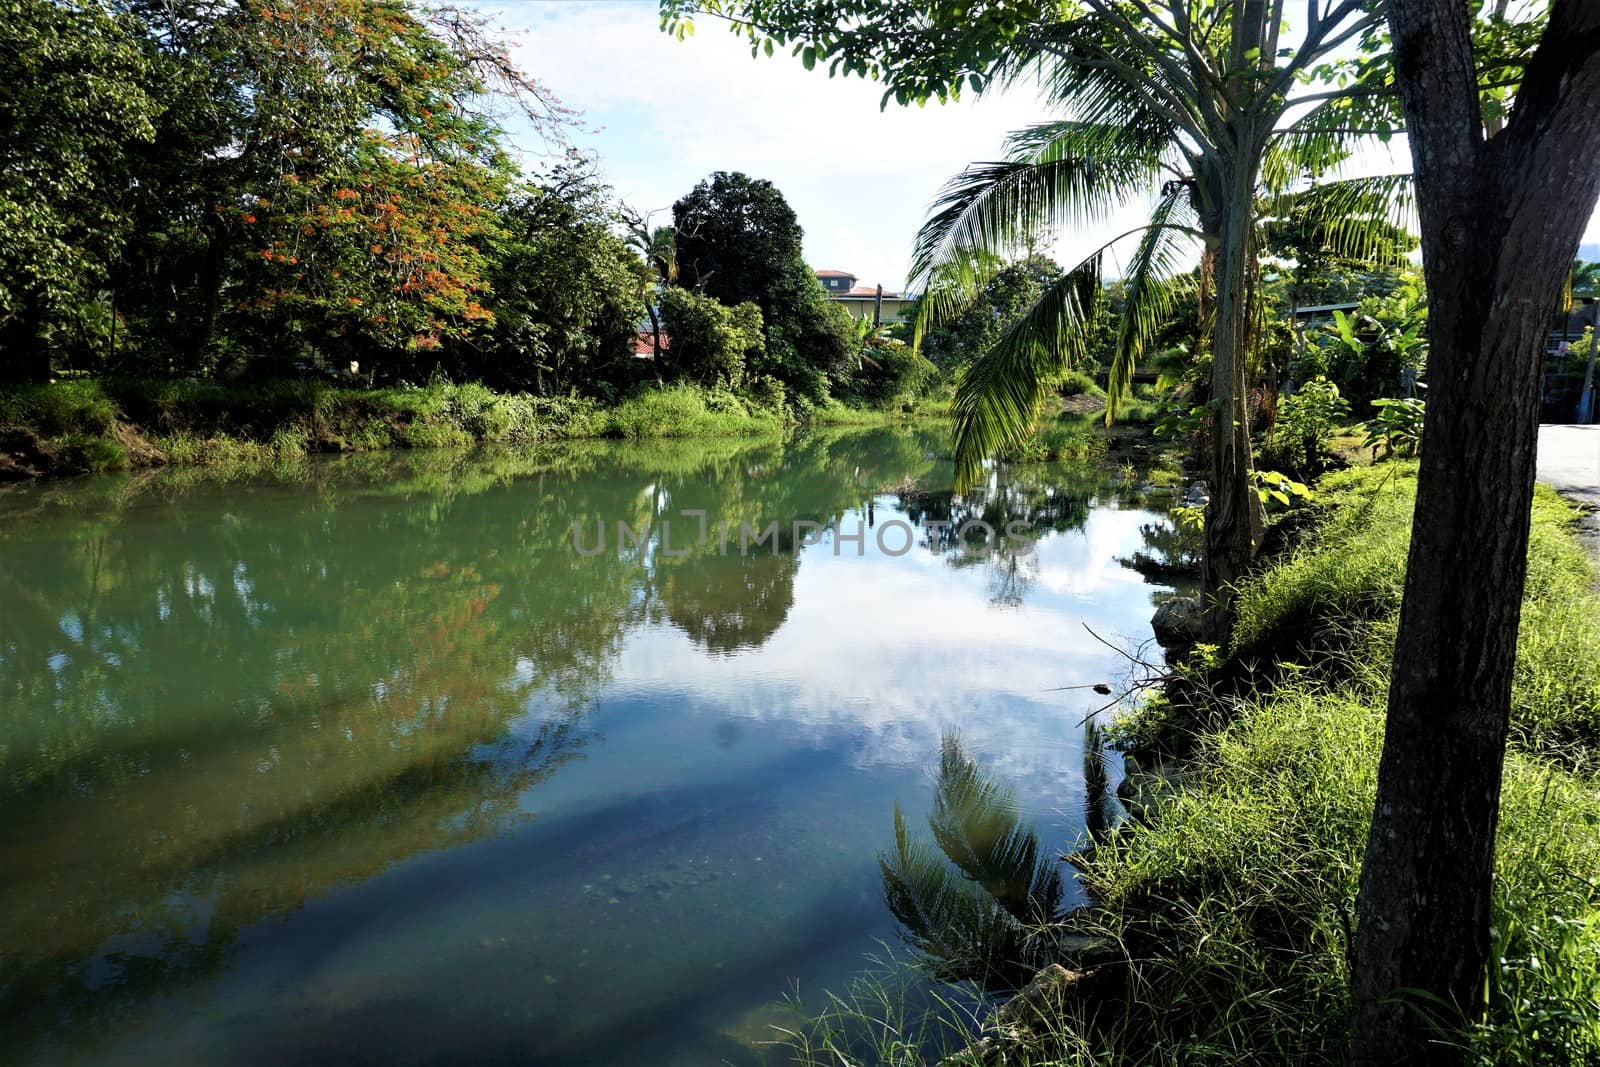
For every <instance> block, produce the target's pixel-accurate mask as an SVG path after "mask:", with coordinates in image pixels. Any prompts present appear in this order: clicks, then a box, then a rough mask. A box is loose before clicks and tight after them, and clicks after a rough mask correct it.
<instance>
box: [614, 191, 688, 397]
mask: <svg viewBox="0 0 1600 1067" xmlns="http://www.w3.org/2000/svg"><path fill="white" fill-rule="evenodd" d="M623 222H624V224H625V225H626V227H627V231H628V247H630V248H632V249H633V250H634V251H635V252H637V253H638V255H639V258H640V259H641V260H642V261H643V262H642V263H641V266H642V268H643V269H642V270H641V271H640V273H639V295H640V296H641V297H642V298H643V299H644V309H645V313H646V314H648V315H649V316H650V333H651V337H652V338H653V340H654V344H653V348H654V350H655V358H656V361H657V362H656V373H657V375H658V376H659V374H660V368H661V363H660V360H661V312H660V311H659V310H658V309H657V307H656V300H655V296H656V291H657V290H658V289H659V288H661V287H663V286H668V285H675V284H677V281H678V243H677V231H676V230H675V229H673V228H672V227H671V226H656V227H653V228H652V227H651V225H650V216H649V215H640V214H639V213H638V212H636V211H631V210H626V209H625V210H624V212H623Z"/></svg>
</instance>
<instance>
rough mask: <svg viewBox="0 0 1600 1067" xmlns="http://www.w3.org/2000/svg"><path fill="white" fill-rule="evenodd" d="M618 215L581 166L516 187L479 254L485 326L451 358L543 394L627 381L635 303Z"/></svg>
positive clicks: (632, 267)
mask: <svg viewBox="0 0 1600 1067" xmlns="http://www.w3.org/2000/svg"><path fill="white" fill-rule="evenodd" d="M620 219H621V216H620V213H619V212H618V211H617V210H616V208H615V207H614V206H613V205H612V203H611V199H610V189H608V188H607V187H606V186H605V185H604V184H603V183H602V182H600V181H599V180H598V179H597V178H596V177H595V175H594V173H593V169H592V168H591V167H590V166H589V165H588V164H587V163H583V162H567V163H562V164H558V165H556V166H554V167H552V168H551V169H550V170H548V171H547V172H545V173H544V174H543V175H541V176H540V177H538V178H535V179H532V180H530V181H528V182H526V183H524V184H522V185H521V186H519V188H518V189H517V190H516V191H514V192H513V193H512V195H511V196H510V197H509V198H508V200H507V202H506V204H505V205H504V207H503V208H502V209H501V211H500V221H499V229H500V231H501V232H502V234H503V236H502V237H501V238H499V239H498V240H497V241H496V243H495V244H494V245H493V246H492V247H491V248H490V249H488V250H487V251H488V254H489V258H490V260H491V262H492V265H491V267H490V268H489V271H488V281H489V283H490V285H491V287H492V291H493V297H492V299H491V301H490V304H489V307H490V308H491V309H492V310H493V312H494V326H493V329H492V330H491V332H490V333H489V335H488V336H487V337H486V338H483V339H482V340H481V341H479V342H478V343H477V344H476V345H470V346H469V345H460V346H458V349H459V350H458V351H457V352H456V353H455V357H456V358H458V359H460V360H461V361H462V362H463V363H464V364H465V365H466V367H467V368H469V369H470V370H472V371H474V372H476V373H479V374H481V375H482V376H483V377H485V378H486V379H488V380H490V381H494V382H497V383H499V384H503V385H507V386H511V387H514V388H518V389H530V390H532V391H534V392H536V393H540V394H546V395H548V394H552V393H565V392H567V391H568V390H570V389H574V388H576V389H581V390H583V391H584V392H588V393H597V392H599V393H603V392H605V391H606V389H607V387H615V386H620V385H626V384H629V381H628V379H629V377H630V375H631V374H632V372H633V367H632V363H633V344H634V338H635V337H636V335H637V324H638V321H639V317H640V313H641V311H642V310H643V306H644V305H643V301H642V300H641V299H640V290H639V283H638V270H637V266H638V264H637V261H636V260H635V259H634V256H633V254H632V252H631V251H630V250H629V248H628V247H627V245H626V244H625V243H624V241H623V239H622V238H621V237H619V236H618V235H617V232H616V230H617V226H618V223H619V222H620Z"/></svg>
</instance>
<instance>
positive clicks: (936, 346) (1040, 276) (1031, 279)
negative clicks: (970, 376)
mask: <svg viewBox="0 0 1600 1067" xmlns="http://www.w3.org/2000/svg"><path fill="white" fill-rule="evenodd" d="M994 267H995V269H994V271H993V274H992V276H991V277H989V278H988V280H987V281H985V282H984V283H983V286H982V288H980V289H979V291H978V292H977V294H976V295H975V296H974V297H973V298H972V300H971V302H970V303H969V304H968V305H967V306H966V307H964V308H963V309H962V310H961V311H960V312H958V313H956V314H954V315H952V316H950V317H948V318H946V319H944V320H943V321H940V322H936V323H930V324H929V325H928V326H927V328H926V329H924V331H923V334H922V340H921V344H920V349H921V351H922V353H923V354H924V355H925V356H927V357H928V359H930V360H932V361H933V363H934V364H935V365H937V366H938V367H939V369H940V370H943V371H946V372H948V371H952V370H956V369H959V368H961V367H964V366H966V365H967V364H968V363H970V362H972V360H974V359H976V358H977V357H978V356H979V355H981V354H982V353H984V352H986V351H988V350H989V349H990V348H992V347H994V345H995V343H996V342H997V341H999V339H1000V337H1001V336H1002V335H1003V334H1004V333H1005V332H1006V330H1007V329H1009V328H1010V326H1011V324H1012V323H1014V322H1016V320H1017V319H1018V318H1019V317H1021V315H1022V313H1023V312H1025V311H1027V310H1028V308H1030V307H1031V306H1033V304H1034V302H1035V301H1037V300H1038V299H1039V297H1040V295H1041V294H1042V293H1043V292H1044V290H1045V289H1046V287H1048V286H1050V285H1052V284H1054V283H1055V282H1056V281H1059V280H1060V278H1061V268H1060V267H1059V266H1057V265H1056V264H1055V263H1054V262H1052V261H1051V260H1049V259H1048V258H1046V257H1044V256H1042V255H1033V256H1029V257H1027V258H1024V259H1020V260H1017V261H1015V262H1011V263H1006V264H1004V265H1003V266H1002V265H999V264H998V262H996V263H995V264H994ZM908 317H910V318H911V319H912V320H913V321H916V320H918V319H920V318H921V317H922V316H921V307H920V301H919V303H918V305H917V306H916V307H915V308H914V310H913V311H912V312H911V313H910V315H909V316H908Z"/></svg>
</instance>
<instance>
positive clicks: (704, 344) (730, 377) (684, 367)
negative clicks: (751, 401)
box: [661, 286, 767, 389]
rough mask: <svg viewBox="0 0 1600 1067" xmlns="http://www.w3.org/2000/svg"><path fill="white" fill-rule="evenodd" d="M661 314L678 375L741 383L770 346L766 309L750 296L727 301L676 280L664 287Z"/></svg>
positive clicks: (703, 380) (732, 385) (729, 385)
mask: <svg viewBox="0 0 1600 1067" xmlns="http://www.w3.org/2000/svg"><path fill="white" fill-rule="evenodd" d="M661 317H662V323H663V326H664V328H665V329H666V332H667V334H668V336H670V337H671V338H672V344H671V348H670V350H669V352H668V354H667V358H668V361H669V365H670V367H671V371H672V373H673V375H674V376H676V377H683V378H687V379H688V380H690V381H694V382H698V383H700V384H702V385H719V386H722V387H724V388H728V389H738V388H740V387H741V386H743V384H744V380H745V372H746V368H747V367H751V366H759V365H760V364H761V357H762V356H763V354H764V353H765V352H766V346H767V342H766V335H765V331H764V330H763V329H762V322H761V309H760V308H759V307H757V306H756V305H755V304H754V303H751V302H749V301H746V302H745V303H743V304H739V305H738V306H736V307H727V306H725V305H723V304H721V303H719V302H717V301H716V300H713V299H712V298H711V297H709V296H701V295H700V294H699V293H693V292H690V291H689V290H687V289H679V288H677V287H675V286H674V287H670V288H667V289H665V290H663V291H662V294H661Z"/></svg>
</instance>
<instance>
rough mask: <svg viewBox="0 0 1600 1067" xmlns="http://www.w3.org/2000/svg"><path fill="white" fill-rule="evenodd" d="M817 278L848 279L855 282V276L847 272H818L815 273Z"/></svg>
mask: <svg viewBox="0 0 1600 1067" xmlns="http://www.w3.org/2000/svg"><path fill="white" fill-rule="evenodd" d="M817 277H819V278H849V279H850V280H851V281H855V280H856V277H857V276H856V275H854V274H851V273H850V272H849V271H847V270H819V271H817Z"/></svg>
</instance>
